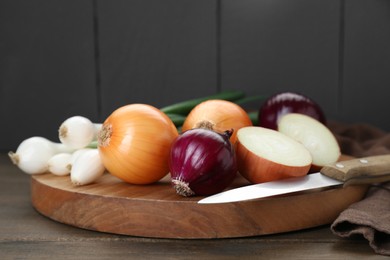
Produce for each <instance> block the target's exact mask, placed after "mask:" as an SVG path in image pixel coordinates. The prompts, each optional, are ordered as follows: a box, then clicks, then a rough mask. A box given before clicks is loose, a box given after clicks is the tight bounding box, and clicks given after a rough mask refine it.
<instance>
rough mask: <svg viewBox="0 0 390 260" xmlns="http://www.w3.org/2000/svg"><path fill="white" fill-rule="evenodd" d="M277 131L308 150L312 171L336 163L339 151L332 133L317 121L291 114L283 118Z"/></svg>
mask: <svg viewBox="0 0 390 260" xmlns="http://www.w3.org/2000/svg"><path fill="white" fill-rule="evenodd" d="M278 131H279V132H281V133H283V134H285V135H287V136H289V137H291V138H293V139H294V140H296V141H298V142H300V143H301V144H303V145H304V146H305V147H306V149H308V150H309V152H310V154H311V156H312V159H313V162H312V164H313V165H312V170H318V169H319V168H321V167H323V166H324V165H327V164H331V163H335V162H337V160H339V158H340V155H341V151H340V146H339V144H338V142H337V140H336V137H335V136H334V135H333V133H332V132H331V131H330V130H329V128H327V127H326V126H325V125H324V124H322V123H321V122H319V121H318V120H316V119H314V118H312V117H309V116H307V115H303V114H297V113H291V114H287V115H285V116H283V117H282V118H281V119H280V121H279V124H278Z"/></svg>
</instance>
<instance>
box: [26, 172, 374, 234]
mask: <svg viewBox="0 0 390 260" xmlns="http://www.w3.org/2000/svg"><path fill="white" fill-rule="evenodd" d="M245 184H247V182H246V181H245V180H244V179H243V178H237V180H236V181H235V182H234V184H233V185H232V187H231V188H234V187H238V186H242V185H245ZM366 190H367V187H365V186H354V187H347V188H334V189H328V190H317V191H312V192H306V193H296V194H290V195H289V196H279V197H271V198H266V199H258V200H252V201H243V202H234V203H224V204H198V203H197V202H198V200H200V199H201V198H202V197H191V198H184V197H181V196H179V195H177V194H176V193H175V191H174V190H173V188H172V187H171V185H170V183H169V180H168V178H165V179H163V180H161V181H160V182H158V183H155V184H153V185H143V186H142V185H131V184H127V183H124V182H122V181H120V180H119V179H117V178H115V177H113V176H112V175H110V174H105V175H104V176H103V177H102V178H100V179H99V181H98V182H96V183H94V184H91V185H86V186H79V187H76V186H74V185H72V184H71V182H70V178H69V176H65V177H58V176H55V175H52V174H43V175H35V176H32V181H31V192H32V204H33V206H34V207H35V208H36V210H37V211H39V212H40V213H41V214H43V215H45V216H47V217H49V218H51V219H53V220H56V221H58V222H61V223H65V224H69V225H72V226H76V227H79V228H84V229H89V230H95V231H101V232H108V233H115V234H123V235H132V236H142V237H154V238H185V239H200V238H232V237H247V236H258V235H266V234H274V233H281V232H288V231H294V230H300V229H305V228H311V227H316V226H320V225H324V224H329V223H331V222H333V221H334V220H335V219H336V218H337V216H338V215H339V213H341V211H343V210H344V209H346V208H347V207H348V206H349V205H350V204H352V203H354V202H356V201H359V200H360V199H362V198H363V196H364V195H365V192H366Z"/></svg>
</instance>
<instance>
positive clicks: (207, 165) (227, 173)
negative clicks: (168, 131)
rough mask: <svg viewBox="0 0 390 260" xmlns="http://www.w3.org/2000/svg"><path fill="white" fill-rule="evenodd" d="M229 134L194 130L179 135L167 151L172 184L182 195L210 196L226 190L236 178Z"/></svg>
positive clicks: (234, 158) (199, 129) (235, 166)
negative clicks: (169, 151)
mask: <svg viewBox="0 0 390 260" xmlns="http://www.w3.org/2000/svg"><path fill="white" fill-rule="evenodd" d="M230 135H231V133H230V132H228V131H227V132H226V133H224V134H219V133H217V132H215V131H212V130H208V129H203V128H196V129H191V130H187V131H185V132H184V133H183V134H181V135H180V136H179V137H178V138H177V139H176V141H175V142H174V144H173V145H172V148H171V154H170V159H169V169H170V174H171V181H172V185H173V186H174V188H175V189H176V192H177V193H178V194H180V195H182V196H187V197H188V196H193V195H212V194H215V193H218V192H221V191H223V190H224V189H225V188H226V187H228V186H229V185H230V184H231V183H232V182H233V180H234V178H235V177H236V175H237V164H236V157H235V152H234V148H233V145H232V144H231V142H230V141H229V137H230Z"/></svg>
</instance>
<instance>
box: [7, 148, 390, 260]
mask: <svg viewBox="0 0 390 260" xmlns="http://www.w3.org/2000/svg"><path fill="white" fill-rule="evenodd" d="M0 230H1V232H0V256H1V259H15V258H18V259H24V258H26V259H45V258H50V257H52V256H53V255H55V256H56V257H58V258H60V259H81V258H82V259H101V258H106V259H107V258H110V259H121V258H126V259H128V258H135V259H138V258H140V259H141V258H143V259H145V258H159V259H193V258H199V257H201V258H202V259H236V258H238V257H244V258H250V257H261V258H266V259H340V258H343V259H386V258H385V257H383V256H380V255H375V254H374V253H373V251H372V250H371V248H370V247H369V246H368V243H367V242H366V240H364V239H362V238H357V239H340V238H338V237H336V236H334V235H333V234H332V233H331V232H330V230H329V227H328V226H323V227H318V228H313V229H307V230H302V231H297V232H290V233H285V234H276V235H269V236H258V237H251V238H236V239H204V240H202V239H200V240H186V239H183V240H180V239H151V238H142V237H132V236H121V235H113V234H106V233H99V232H92V231H88V230H83V229H79V228H75V227H71V226H68V225H64V224H60V223H57V222H55V221H52V220H50V219H48V218H46V217H44V216H42V215H40V214H39V213H37V212H36V211H35V210H34V209H33V208H32V206H31V202H30V176H28V175H26V174H24V173H22V172H21V171H20V170H19V169H17V168H16V167H15V166H14V165H12V164H11V163H10V161H9V160H8V158H7V156H6V155H5V154H1V155H0Z"/></svg>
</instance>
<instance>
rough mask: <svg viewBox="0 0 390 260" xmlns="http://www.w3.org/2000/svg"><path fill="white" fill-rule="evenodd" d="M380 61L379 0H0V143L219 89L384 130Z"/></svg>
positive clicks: (13, 143) (388, 82)
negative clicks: (77, 119)
mask: <svg viewBox="0 0 390 260" xmlns="http://www.w3.org/2000/svg"><path fill="white" fill-rule="evenodd" d="M389 69H390V1H388V0H239V1H238V0H113V1H105V0H81V1H79V0H70V1H64V0H35V1H28V0H24V1H23V0H2V1H0V122H1V123H0V124H1V127H0V150H1V151H7V150H9V149H15V148H16V147H17V145H18V144H19V143H20V142H21V141H22V140H23V139H25V138H27V137H30V136H33V135H40V136H46V137H48V138H50V139H52V140H53V141H58V138H57V129H58V126H59V124H60V123H61V122H62V121H63V120H65V119H66V118H67V117H70V116H73V115H83V116H86V117H88V118H90V119H91V120H93V121H95V122H102V121H103V120H104V119H105V118H106V117H107V116H108V115H109V114H110V113H111V112H112V111H113V110H115V109H116V108H118V107H119V106H122V105H125V104H129V103H133V102H142V103H149V104H152V105H155V106H157V107H161V106H164V105H168V104H170V103H173V102H177V101H182V100H185V99H189V98H193V97H198V96H203V95H208V94H212V93H215V92H217V91H220V90H224V89H242V90H244V91H246V92H247V94H248V95H255V94H265V95H270V94H272V93H275V92H279V91H287V90H291V91H299V92H302V93H304V94H306V95H308V96H310V97H311V98H313V99H314V100H316V101H317V102H318V103H319V104H320V105H321V106H322V107H323V108H324V110H325V112H326V114H327V116H328V118H331V119H335V120H341V121H344V122H348V123H358V122H364V123H369V124H372V125H375V126H378V127H380V128H382V129H385V130H390V116H388V113H389V112H390V105H389V103H388V100H389V98H390V90H389V87H390V73H389ZM259 105H260V104H259Z"/></svg>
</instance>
